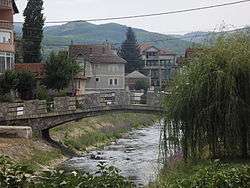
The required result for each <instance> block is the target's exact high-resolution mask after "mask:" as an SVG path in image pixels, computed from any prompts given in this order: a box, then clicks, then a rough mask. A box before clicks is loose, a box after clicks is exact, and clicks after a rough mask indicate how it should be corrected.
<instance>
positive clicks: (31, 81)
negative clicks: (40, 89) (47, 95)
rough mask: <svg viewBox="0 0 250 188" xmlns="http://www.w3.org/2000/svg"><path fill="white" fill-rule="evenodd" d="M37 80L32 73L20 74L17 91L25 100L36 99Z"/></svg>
mask: <svg viewBox="0 0 250 188" xmlns="http://www.w3.org/2000/svg"><path fill="white" fill-rule="evenodd" d="M35 89H36V78H35V76H34V75H33V74H32V73H31V72H26V71H24V72H18V84H17V91H18V93H19V96H20V98H21V99H23V100H30V99H33V98H34V93H35Z"/></svg>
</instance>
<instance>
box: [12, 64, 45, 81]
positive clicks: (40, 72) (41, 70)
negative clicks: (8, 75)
mask: <svg viewBox="0 0 250 188" xmlns="http://www.w3.org/2000/svg"><path fill="white" fill-rule="evenodd" d="M15 70H17V71H29V72H31V73H33V74H34V75H35V76H36V78H43V77H44V74H45V65H44V64H42V63H18V64H15Z"/></svg>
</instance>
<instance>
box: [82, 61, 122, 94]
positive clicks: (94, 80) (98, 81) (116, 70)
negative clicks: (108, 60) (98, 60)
mask: <svg viewBox="0 0 250 188" xmlns="http://www.w3.org/2000/svg"><path fill="white" fill-rule="evenodd" d="M92 70H93V76H92V77H91V78H89V79H88V80H87V83H86V90H91V91H99V90H117V89H125V65H124V64H93V65H92ZM110 79H113V84H112V85H110ZM115 79H117V84H115V83H114V80H115Z"/></svg>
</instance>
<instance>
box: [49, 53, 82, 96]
mask: <svg viewBox="0 0 250 188" xmlns="http://www.w3.org/2000/svg"><path fill="white" fill-rule="evenodd" d="M80 71H81V68H80V66H79V64H77V63H76V62H75V61H74V60H73V59H71V58H70V57H69V56H68V54H67V53H66V52H58V53H57V54H55V53H54V52H51V54H50V56H49V58H48V60H47V62H46V66H45V73H46V77H45V79H44V83H45V85H46V86H47V88H48V89H56V90H57V91H58V92H59V91H60V90H62V89H64V88H66V87H68V86H69V84H70V82H71V81H72V80H73V78H74V76H75V75H76V74H77V73H79V72H80Z"/></svg>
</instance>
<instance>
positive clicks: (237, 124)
mask: <svg viewBox="0 0 250 188" xmlns="http://www.w3.org/2000/svg"><path fill="white" fill-rule="evenodd" d="M195 51H196V52H195V53H194V54H193V55H192V57H191V58H189V59H186V62H185V63H186V67H184V68H183V70H182V71H181V73H179V75H177V76H176V78H175V80H174V81H173V83H172V85H171V94H170V95H169V96H168V97H166V99H165V108H166V119H165V127H164V149H165V154H166V155H169V154H174V153H176V152H179V151H180V150H181V151H182V153H183V155H184V158H185V159H201V158H238V157H243V158H247V157H248V155H249V153H250V148H249V146H250V130H249V128H250V37H249V35H248V34H246V33H244V34H242V33H241V34H235V35H233V36H230V37H221V38H219V39H218V40H217V41H216V42H215V43H214V44H213V45H212V46H209V47H208V46H204V47H202V48H199V49H196V50H195Z"/></svg>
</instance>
